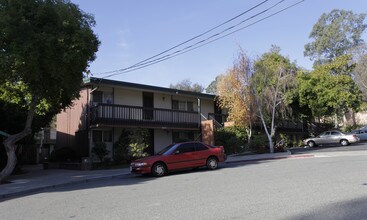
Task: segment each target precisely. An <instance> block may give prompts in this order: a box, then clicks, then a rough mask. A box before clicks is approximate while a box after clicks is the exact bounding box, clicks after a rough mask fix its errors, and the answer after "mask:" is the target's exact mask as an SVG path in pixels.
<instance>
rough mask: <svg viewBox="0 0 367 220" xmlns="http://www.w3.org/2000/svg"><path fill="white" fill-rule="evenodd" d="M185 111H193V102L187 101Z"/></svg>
mask: <svg viewBox="0 0 367 220" xmlns="http://www.w3.org/2000/svg"><path fill="white" fill-rule="evenodd" d="M187 111H190V112H193V111H194V103H193V102H187Z"/></svg>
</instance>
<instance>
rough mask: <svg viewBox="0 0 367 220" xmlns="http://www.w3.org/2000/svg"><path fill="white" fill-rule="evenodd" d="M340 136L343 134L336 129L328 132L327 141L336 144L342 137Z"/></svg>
mask: <svg viewBox="0 0 367 220" xmlns="http://www.w3.org/2000/svg"><path fill="white" fill-rule="evenodd" d="M342 136H343V135H342V133H340V132H338V131H332V132H330V138H329V142H330V143H331V144H337V143H339V142H340V140H341V139H342Z"/></svg>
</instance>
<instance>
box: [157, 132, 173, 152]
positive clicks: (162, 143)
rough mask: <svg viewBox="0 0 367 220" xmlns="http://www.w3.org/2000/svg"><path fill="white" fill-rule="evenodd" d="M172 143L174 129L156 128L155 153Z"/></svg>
mask: <svg viewBox="0 0 367 220" xmlns="http://www.w3.org/2000/svg"><path fill="white" fill-rule="evenodd" d="M170 144H172V131H171V130H161V129H154V153H157V152H159V151H160V150H162V149H163V148H164V147H166V146H168V145H170Z"/></svg>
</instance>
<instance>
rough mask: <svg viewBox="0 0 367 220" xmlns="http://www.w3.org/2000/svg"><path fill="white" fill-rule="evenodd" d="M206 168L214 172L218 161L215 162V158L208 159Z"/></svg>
mask: <svg viewBox="0 0 367 220" xmlns="http://www.w3.org/2000/svg"><path fill="white" fill-rule="evenodd" d="M206 167H207V168H208V169H209V170H215V169H217V167H218V160H217V158H215V157H209V158H208V159H207V160H206Z"/></svg>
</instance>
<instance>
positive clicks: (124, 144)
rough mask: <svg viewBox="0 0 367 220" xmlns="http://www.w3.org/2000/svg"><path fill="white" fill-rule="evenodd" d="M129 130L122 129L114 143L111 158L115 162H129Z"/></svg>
mask: <svg viewBox="0 0 367 220" xmlns="http://www.w3.org/2000/svg"><path fill="white" fill-rule="evenodd" d="M129 136H130V132H129V131H128V130H127V129H122V132H121V134H120V137H119V139H118V140H117V141H116V142H115V143H114V145H113V147H114V151H113V160H114V161H115V162H116V163H129V162H130V156H129V144H130V137H129Z"/></svg>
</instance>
